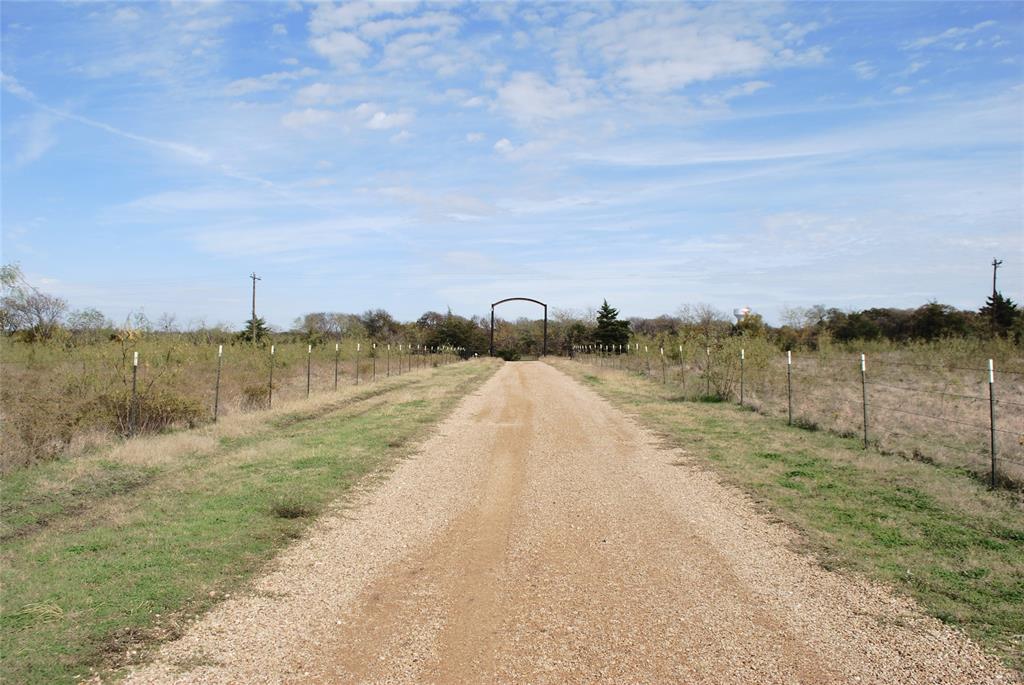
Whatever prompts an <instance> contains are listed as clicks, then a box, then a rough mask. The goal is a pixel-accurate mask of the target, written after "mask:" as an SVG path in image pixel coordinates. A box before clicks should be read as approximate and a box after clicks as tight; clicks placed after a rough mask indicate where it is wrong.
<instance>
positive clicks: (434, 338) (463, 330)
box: [415, 310, 488, 357]
mask: <svg viewBox="0 0 1024 685" xmlns="http://www.w3.org/2000/svg"><path fill="white" fill-rule="evenodd" d="M415 325H416V328H417V329H418V331H419V334H420V335H419V339H420V340H421V341H422V344H424V345H427V346H428V347H440V346H445V345H447V346H451V347H456V348H463V356H466V357H469V356H472V355H474V354H487V345H488V332H487V330H486V329H485V328H484V325H483V319H467V318H465V317H463V316H458V315H456V314H452V313H451V310H449V311H448V313H447V314H439V313H438V312H426V313H424V314H423V316H421V317H420V318H419V319H418V320H417V321H416V324H415Z"/></svg>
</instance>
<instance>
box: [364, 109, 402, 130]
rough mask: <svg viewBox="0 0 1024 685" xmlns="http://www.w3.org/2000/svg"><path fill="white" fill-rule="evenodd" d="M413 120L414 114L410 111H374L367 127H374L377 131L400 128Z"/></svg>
mask: <svg viewBox="0 0 1024 685" xmlns="http://www.w3.org/2000/svg"><path fill="white" fill-rule="evenodd" d="M412 120H413V116H412V115H411V114H409V113H408V112H394V113H391V114H389V113H387V112H383V111H379V112H374V113H373V116H371V117H370V119H369V120H368V121H367V122H366V128H370V129H374V130H376V131H384V130H387V129H389V128H398V127H400V126H407V125H408V124H409V123H411V122H412Z"/></svg>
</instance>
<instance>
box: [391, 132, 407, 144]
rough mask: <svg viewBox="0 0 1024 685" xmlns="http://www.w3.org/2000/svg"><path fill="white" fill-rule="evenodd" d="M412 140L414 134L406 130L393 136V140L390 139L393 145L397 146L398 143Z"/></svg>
mask: <svg viewBox="0 0 1024 685" xmlns="http://www.w3.org/2000/svg"><path fill="white" fill-rule="evenodd" d="M410 138H412V134H411V133H409V132H408V131H406V130H405V129H402V130H401V131H399V132H398V133H396V134H395V135H393V136H391V138H389V140H390V141H391V142H392V143H396V144H397V143H404V142H405V141H407V140H409V139H410Z"/></svg>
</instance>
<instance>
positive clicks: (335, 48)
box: [310, 31, 370, 67]
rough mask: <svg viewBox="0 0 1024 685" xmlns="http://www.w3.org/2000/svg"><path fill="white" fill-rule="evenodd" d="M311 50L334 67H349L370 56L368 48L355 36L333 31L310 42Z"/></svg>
mask: <svg viewBox="0 0 1024 685" xmlns="http://www.w3.org/2000/svg"><path fill="white" fill-rule="evenodd" d="M310 45H311V46H312V48H313V50H315V51H316V52H317V53H318V54H320V55H321V56H323V57H326V58H327V59H328V60H330V61H331V63H332V64H334V65H336V66H343V67H344V66H351V65H352V64H354V63H357V62H359V61H360V60H362V59H364V58H365V57H367V56H368V55H369V54H370V46H369V45H367V44H366V43H364V42H363V41H361V40H360V39H359V38H358V37H357V36H355V35H353V34H351V33H345V32H344V31H335V32H334V33H330V34H327V35H325V36H317V37H315V38H313V39H312V40H310Z"/></svg>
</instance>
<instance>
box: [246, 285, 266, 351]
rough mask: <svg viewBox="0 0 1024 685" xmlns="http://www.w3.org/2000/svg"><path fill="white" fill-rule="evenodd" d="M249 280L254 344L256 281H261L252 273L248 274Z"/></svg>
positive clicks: (253, 340) (254, 339) (254, 341)
mask: <svg viewBox="0 0 1024 685" xmlns="http://www.w3.org/2000/svg"><path fill="white" fill-rule="evenodd" d="M249 278H251V279H252V344H253V345H255V344H256V281H262V280H263V279H262V278H260V277H259V276H257V275H256V272H255V271H253V272H252V273H251V274H249Z"/></svg>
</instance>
